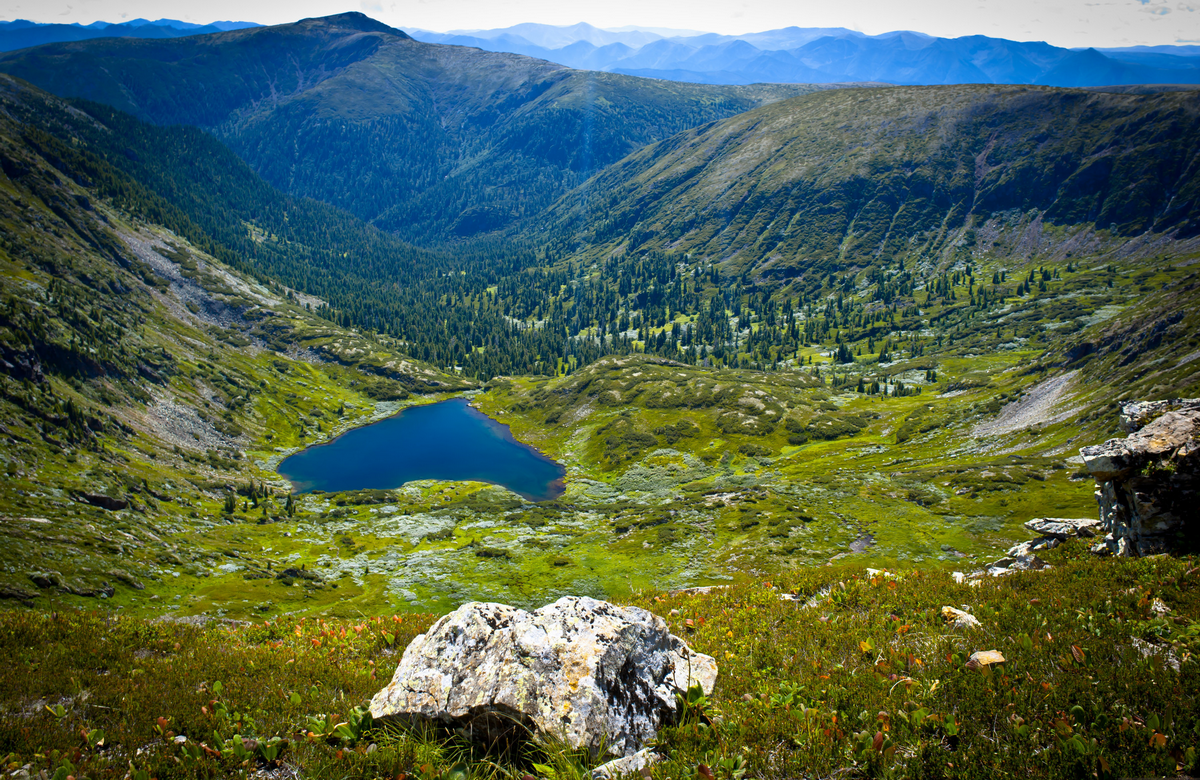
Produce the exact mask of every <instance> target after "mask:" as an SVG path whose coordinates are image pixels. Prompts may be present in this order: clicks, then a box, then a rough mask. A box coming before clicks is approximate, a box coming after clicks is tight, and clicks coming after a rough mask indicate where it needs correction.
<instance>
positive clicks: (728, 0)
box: [0, 0, 1200, 46]
mask: <svg viewBox="0 0 1200 780" xmlns="http://www.w3.org/2000/svg"><path fill="white" fill-rule="evenodd" d="M343 11H362V12H364V13H366V14H368V15H369V16H372V17H374V18H376V19H379V20H380V21H383V22H386V23H388V24H390V25H393V26H396V27H401V26H403V27H421V28H424V29H427V30H438V31H444V30H451V29H467V28H470V29H487V28H493V27H507V26H509V25H513V24H518V23H521V22H541V23H544V24H556V25H565V24H574V23H575V22H581V21H582V22H588V23H590V24H594V25H596V26H597V27H622V26H625V25H638V26H646V27H672V28H687V29H693V30H703V31H706V32H719V33H746V32H758V31H762V30H770V29H776V28H779V27H788V26H792V25H795V26H798V27H849V28H851V29H856V30H860V31H862V32H865V33H870V34H876V33H882V32H888V31H891V30H917V31H920V32H925V33H929V34H931V35H938V36H943V37H956V36H960V35H973V34H980V35H989V36H993V37H998V38H1011V39H1014V40H1022V41H1030V40H1040V41H1046V42H1048V43H1052V44H1055V45H1057V46H1131V45H1137V44H1152V45H1153V44H1180V43H1200V0H919V1H917V2H914V1H913V0H841V1H840V2H828V0H823V1H821V2H818V0H687V1H686V2H684V1H681V0H577V1H576V2H570V1H569V0H566V1H565V0H500V1H499V2H498V1H497V0H293V1H291V2H282V1H281V0H206V1H205V2H203V3H199V2H195V0H0V18H3V19H18V18H23V19H32V20H34V21H39V22H82V23H85V24H87V23H90V22H94V21H96V20H98V19H102V20H104V21H114V22H115V21H121V20H123V19H135V18H137V17H145V18H148V19H159V18H163V17H166V18H172V19H182V20H184V21H191V22H211V21H216V20H246V21H254V22H259V23H262V24H280V23H284V22H291V21H295V20H297V19H300V18H303V17H306V16H325V15H328V14H334V13H340V12H343Z"/></svg>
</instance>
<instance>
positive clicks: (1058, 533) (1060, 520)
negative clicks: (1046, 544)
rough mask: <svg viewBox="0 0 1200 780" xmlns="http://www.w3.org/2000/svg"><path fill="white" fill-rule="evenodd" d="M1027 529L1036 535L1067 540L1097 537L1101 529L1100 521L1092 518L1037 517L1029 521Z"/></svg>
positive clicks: (1026, 525)
mask: <svg viewBox="0 0 1200 780" xmlns="http://www.w3.org/2000/svg"><path fill="white" fill-rule="evenodd" d="M1025 527H1026V528H1028V529H1029V530H1030V531H1033V532H1034V533H1035V534H1041V535H1042V536H1049V537H1051V538H1054V539H1059V540H1066V539H1070V538H1072V537H1076V536H1079V537H1083V538H1088V537H1092V536H1095V535H1096V529H1097V528H1099V527H1100V521H1099V520H1098V519H1096V518H1091V517H1081V518H1065V517H1036V518H1034V519H1033V520H1029V521H1027V522H1026V523H1025Z"/></svg>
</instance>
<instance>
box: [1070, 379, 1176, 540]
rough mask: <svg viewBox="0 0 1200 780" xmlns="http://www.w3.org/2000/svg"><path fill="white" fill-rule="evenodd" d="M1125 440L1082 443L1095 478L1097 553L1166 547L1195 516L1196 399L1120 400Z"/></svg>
mask: <svg viewBox="0 0 1200 780" xmlns="http://www.w3.org/2000/svg"><path fill="white" fill-rule="evenodd" d="M1121 428H1122V430H1125V431H1127V432H1129V435H1128V436H1127V437H1125V438H1124V439H1109V440H1108V441H1106V442H1104V443H1103V444H1097V445H1095V446H1092V447H1084V448H1083V449H1081V450H1080V451H1079V452H1080V455H1082V456H1083V465H1084V467H1085V468H1086V469H1087V470H1088V472H1089V473H1090V474H1091V475H1092V477H1093V478H1095V480H1096V500H1097V501H1098V502H1099V503H1100V527H1101V528H1102V529H1103V531H1104V532H1105V533H1106V535H1105V537H1104V539H1103V541H1101V542H1099V543H1097V544H1096V545H1095V547H1093V551H1094V552H1097V553H1102V554H1108V553H1111V554H1113V555H1124V556H1143V555H1153V554H1156V553H1160V552H1165V551H1167V550H1168V549H1170V548H1171V547H1172V546H1174V543H1175V542H1176V541H1177V540H1179V539H1181V538H1182V537H1183V536H1184V535H1185V533H1186V532H1185V530H1184V526H1185V524H1187V523H1195V522H1196V519H1197V517H1200V507H1198V506H1197V500H1198V499H1200V398H1191V399H1182V400H1172V401H1150V402H1142V403H1133V404H1126V405H1125V406H1124V407H1122V409H1121Z"/></svg>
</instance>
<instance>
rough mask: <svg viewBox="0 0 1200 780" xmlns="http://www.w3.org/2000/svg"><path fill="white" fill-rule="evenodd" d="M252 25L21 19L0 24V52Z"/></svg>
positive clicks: (251, 23)
mask: <svg viewBox="0 0 1200 780" xmlns="http://www.w3.org/2000/svg"><path fill="white" fill-rule="evenodd" d="M259 26H260V25H258V24H255V23H254V22H212V23H211V24H193V23H192V22H181V21H179V20H178V19H159V20H158V21H154V22H152V21H150V20H149V19H134V20H133V21H130V22H122V23H120V24H111V23H109V22H93V23H91V24H86V25H84V24H40V23H38V22H30V21H27V20H25V19H17V20H16V21H13V22H0V51H15V50H17V49H25V48H28V47H30V46H40V45H42V44H43V43H61V42H64V41H85V40H88V39H89V38H182V37H183V36H185V35H204V34H206V33H214V32H228V31H229V30H241V29H244V28H246V27H259Z"/></svg>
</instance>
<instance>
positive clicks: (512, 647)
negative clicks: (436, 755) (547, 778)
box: [371, 596, 717, 756]
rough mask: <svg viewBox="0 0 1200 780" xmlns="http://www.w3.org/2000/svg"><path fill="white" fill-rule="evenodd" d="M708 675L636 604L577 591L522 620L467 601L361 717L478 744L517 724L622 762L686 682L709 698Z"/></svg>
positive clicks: (713, 672)
mask: <svg viewBox="0 0 1200 780" xmlns="http://www.w3.org/2000/svg"><path fill="white" fill-rule="evenodd" d="M716 677H717V665H716V662H715V661H714V660H713V659H712V658H711V657H709V656H706V655H702V654H700V653H696V652H694V651H693V650H692V649H691V648H689V647H688V646H687V644H686V643H685V642H684V641H683V640H682V639H680V638H679V637H677V636H674V635H673V634H671V632H670V631H669V630H668V629H667V624H666V622H665V621H663V619H662V618H660V617H658V616H656V615H653V614H651V613H650V612H647V611H646V610H644V609H638V608H637V607H618V606H615V605H613V604H609V603H608V602H605V601H597V600H596V599H591V598H586V597H575V596H566V597H564V598H561V599H559V600H558V601H556V602H554V603H553V604H549V605H547V606H545V607H542V608H541V609H538V610H536V611H534V612H532V613H530V612H526V611H524V610H521V609H517V608H515V607H509V606H505V605H503V604H485V603H479V602H472V603H469V604H464V605H463V606H461V607H459V608H458V609H457V610H455V611H454V612H451V613H450V614H449V615H446V616H445V617H443V618H442V619H441V620H439V621H437V622H436V623H434V624H433V626H432V627H431V628H430V629H429V631H428V632H426V633H425V634H422V635H420V636H418V637H417V638H416V639H414V640H413V641H412V643H411V644H410V645H409V646H408V648H407V649H406V650H405V651H404V656H403V657H402V658H401V660H400V664H399V666H397V667H396V673H395V674H394V675H393V676H392V681H391V682H390V683H389V684H388V685H387V687H385V688H383V689H382V690H381V691H379V692H378V693H377V694H375V697H374V698H373V699H372V700H371V715H372V716H374V717H376V718H396V719H400V720H409V721H420V720H424V721H440V722H442V723H445V724H447V725H451V726H454V727H457V728H460V729H462V730H464V731H465V732H466V733H467V734H468V735H470V736H471V737H474V738H482V739H494V738H498V737H501V736H504V735H506V734H509V733H511V732H513V731H514V730H520V729H526V730H529V731H533V732H537V733H541V734H544V735H548V736H553V737H555V738H558V739H561V740H563V741H564V742H566V743H567V744H569V745H570V746H572V747H575V748H581V747H586V748H587V749H589V750H590V751H591V752H592V754H593V755H596V756H598V755H600V754H610V755H615V756H630V755H633V754H634V753H636V752H638V751H639V750H640V749H642V747H643V746H644V745H645V744H646V742H647V741H648V740H650V739H653V738H654V736H655V735H656V734H657V731H658V728H659V726H660V725H661V724H663V723H664V722H667V721H670V720H671V719H672V718H673V717H674V716H675V714H676V706H677V702H676V698H675V694H676V693H680V692H683V691H686V690H687V689H688V688H689V687H690V686H691V685H693V684H696V683H698V684H699V685H700V686H701V687H702V688H703V690H704V692H705V694H708V693H711V692H712V687H713V683H714V682H715V681H716Z"/></svg>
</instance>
